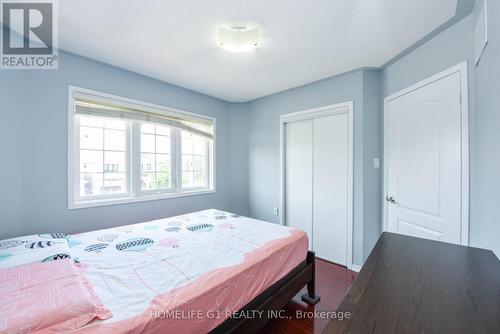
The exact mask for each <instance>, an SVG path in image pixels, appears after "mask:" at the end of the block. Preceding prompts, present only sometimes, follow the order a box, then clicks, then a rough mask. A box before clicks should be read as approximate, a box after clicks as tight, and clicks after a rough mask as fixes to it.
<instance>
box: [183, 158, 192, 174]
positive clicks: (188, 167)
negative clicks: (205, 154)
mask: <svg viewBox="0 0 500 334" xmlns="http://www.w3.org/2000/svg"><path fill="white" fill-rule="evenodd" d="M192 170H193V156H192V155H183V156H182V171H183V172H190V171H192Z"/></svg>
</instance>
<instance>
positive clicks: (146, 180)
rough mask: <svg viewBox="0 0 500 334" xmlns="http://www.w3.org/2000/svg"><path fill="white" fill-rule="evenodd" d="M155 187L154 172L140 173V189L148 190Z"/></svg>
mask: <svg viewBox="0 0 500 334" xmlns="http://www.w3.org/2000/svg"><path fill="white" fill-rule="evenodd" d="M154 189H155V173H143V174H141V191H149V190H154Z"/></svg>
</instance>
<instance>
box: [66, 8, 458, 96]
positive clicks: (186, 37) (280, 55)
mask: <svg viewBox="0 0 500 334" xmlns="http://www.w3.org/2000/svg"><path fill="white" fill-rule="evenodd" d="M456 6H457V0H246V1H245V0H210V1H208V0H163V1H162V0H149V1H140V0H106V1H102V0H64V1H59V36H60V41H59V43H60V44H59V46H60V47H61V48H62V49H65V50H67V51H70V52H73V53H77V54H80V55H83V56H86V57H89V58H92V59H96V60H99V61H102V62H105V63H109V64H113V65H116V66H119V67H122V68H125V69H127V70H131V71H134V72H138V73H141V74H144V75H147V76H150V77H154V78H157V79H160V80H163V81H166V82H169V83H172V84H175V85H179V86H182V87H186V88H189V89H192V90H195V91H198V92H202V93H205V94H208V95H212V96H215V97H218V98H220V99H223V100H226V101H232V102H244V101H249V100H253V99H256V98H259V97H261V96H265V95H269V94H273V93H276V92H279V91H282V90H286V89H289V88H292V87H296V86H300V85H303V84H305V83H309V82H312V81H316V80H319V79H322V78H326V77H330V76H332V75H335V74H339V73H343V72H346V71H350V70H353V69H357V68H360V67H379V66H381V65H382V64H384V63H385V62H387V61H388V60H390V59H391V58H392V57H394V56H396V55H397V54H399V53H400V52H401V51H403V50H405V49H406V48H408V47H409V46H411V45H412V44H414V43H415V42H416V41H418V40H419V39H421V38H422V37H424V36H425V35H427V34H428V33H430V32H431V31H433V30H434V29H436V28H437V27H439V26H440V25H441V24H443V23H444V22H446V21H447V20H449V19H451V18H452V17H453V16H454V15H455V10H456ZM221 24H238V25H241V24H259V25H260V26H261V28H262V39H261V42H262V43H261V47H259V48H258V49H257V50H255V51H252V52H250V53H244V54H232V53H229V52H227V51H225V50H224V49H221V48H220V47H219V46H218V45H217V43H216V36H217V35H216V31H217V27H218V25H221Z"/></svg>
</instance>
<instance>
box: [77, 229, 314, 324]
mask: <svg viewBox="0 0 500 334" xmlns="http://www.w3.org/2000/svg"><path fill="white" fill-rule="evenodd" d="M307 247H308V241H307V235H306V234H305V233H303V232H301V231H298V230H290V235H289V236H288V237H285V238H280V239H276V240H273V241H270V242H268V243H267V244H265V245H264V246H263V247H260V248H257V249H254V250H253V251H251V252H249V253H247V254H245V258H244V261H243V262H242V263H240V264H238V265H234V266H230V267H226V268H222V269H216V270H213V271H209V272H206V273H204V274H203V275H202V276H200V277H198V278H197V279H196V280H195V281H193V282H191V283H189V284H187V285H183V286H181V287H179V288H176V289H174V290H171V291H169V292H168V293H164V294H159V295H157V296H156V297H155V298H154V299H153V300H152V302H151V303H150V306H149V308H148V309H147V310H146V311H145V312H143V313H142V314H140V315H137V316H135V317H132V318H129V319H125V320H120V321H117V322H99V321H94V322H93V323H91V324H89V325H87V326H85V327H83V328H81V329H79V330H78V331H77V332H78V333H96V334H101V333H176V334H177V333H207V332H209V331H210V330H212V329H214V328H215V327H217V326H218V325H219V324H221V323H222V322H223V321H224V320H226V319H227V318H228V317H229V316H230V315H231V314H232V312H235V311H237V310H239V309H241V308H242V307H244V306H245V305H246V304H248V303H249V302H250V301H251V300H252V299H254V298H255V297H256V296H258V295H259V294H260V293H262V292H263V291H264V290H266V289H267V288H268V287H270V286H271V285H272V284H274V283H275V282H277V281H278V280H279V279H281V278H282V277H284V276H285V275H286V274H288V273H289V272H290V271H291V270H292V269H293V268H295V267H296V266H297V265H298V264H300V263H301V262H302V261H304V260H305V258H306V254H307ZM110 320H112V319H110Z"/></svg>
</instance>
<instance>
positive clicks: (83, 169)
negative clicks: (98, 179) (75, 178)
mask: <svg viewBox="0 0 500 334" xmlns="http://www.w3.org/2000/svg"><path fill="white" fill-rule="evenodd" d="M102 169H103V154H102V151H89V150H80V173H95V172H99V173H102V171H103V170H102Z"/></svg>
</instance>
